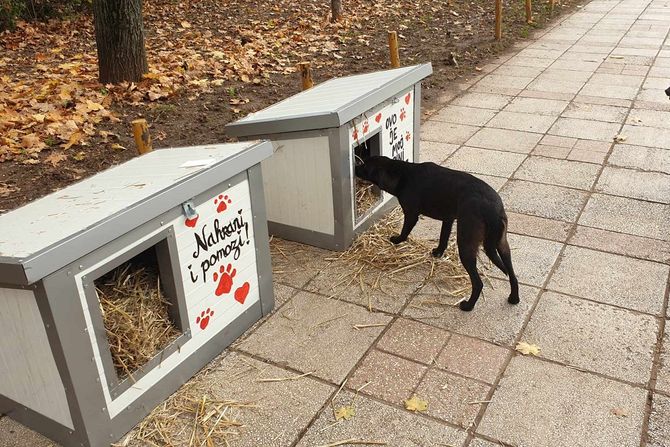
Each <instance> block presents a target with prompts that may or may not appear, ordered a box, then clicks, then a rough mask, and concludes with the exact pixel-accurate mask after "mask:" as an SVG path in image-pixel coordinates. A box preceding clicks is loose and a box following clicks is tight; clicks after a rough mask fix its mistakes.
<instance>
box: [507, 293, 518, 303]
mask: <svg viewBox="0 0 670 447" xmlns="http://www.w3.org/2000/svg"><path fill="white" fill-rule="evenodd" d="M507 302H508V303H510V304H519V295H510V296H509V298H507Z"/></svg>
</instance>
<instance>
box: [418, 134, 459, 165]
mask: <svg viewBox="0 0 670 447" xmlns="http://www.w3.org/2000/svg"><path fill="white" fill-rule="evenodd" d="M458 148H459V145H458V144H449V143H440V142H437V141H425V140H423V141H421V149H420V151H419V160H418V161H420V162H424V161H432V162H433V163H437V164H440V163H442V162H443V161H444V160H446V159H447V157H448V156H450V155H451V154H453V153H454V152H456V149H458Z"/></svg>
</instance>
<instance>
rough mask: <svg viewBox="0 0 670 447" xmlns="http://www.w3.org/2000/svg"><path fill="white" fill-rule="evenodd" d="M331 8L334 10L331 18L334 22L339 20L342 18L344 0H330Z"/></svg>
mask: <svg viewBox="0 0 670 447" xmlns="http://www.w3.org/2000/svg"><path fill="white" fill-rule="evenodd" d="M330 9H331V10H332V12H333V15H332V17H331V18H330V20H331V21H332V22H339V21H340V19H341V18H342V0H330Z"/></svg>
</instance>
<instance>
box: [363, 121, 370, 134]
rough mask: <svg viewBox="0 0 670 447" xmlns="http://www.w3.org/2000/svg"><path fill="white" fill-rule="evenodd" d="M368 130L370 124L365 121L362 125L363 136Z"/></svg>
mask: <svg viewBox="0 0 670 447" xmlns="http://www.w3.org/2000/svg"><path fill="white" fill-rule="evenodd" d="M368 130H370V123H368V122H367V121H365V122H364V123H363V133H364V134H366V133H368Z"/></svg>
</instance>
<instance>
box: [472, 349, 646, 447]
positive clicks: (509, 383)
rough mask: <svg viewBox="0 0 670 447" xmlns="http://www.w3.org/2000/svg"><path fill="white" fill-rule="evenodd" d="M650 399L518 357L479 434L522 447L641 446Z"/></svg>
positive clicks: (613, 384) (626, 388)
mask: <svg viewBox="0 0 670 447" xmlns="http://www.w3.org/2000/svg"><path fill="white" fill-rule="evenodd" d="M646 398H647V395H646V391H645V390H643V389H638V388H633V387H631V386H629V385H625V384H622V383H619V382H615V381H612V380H608V379H605V378H601V377H597V376H594V375H592V374H588V373H583V372H580V371H576V370H574V369H571V368H566V367H564V366H560V365H555V364H550V363H547V362H543V361H542V360H539V359H534V358H528V357H522V356H517V357H515V358H514V359H512V363H511V364H510V366H509V367H508V368H507V371H506V372H505V377H504V378H503V379H502V381H501V383H500V385H499V387H498V390H497V391H496V392H495V394H494V395H493V402H491V403H490V404H489V405H488V408H487V410H486V413H485V414H484V419H482V422H481V423H480V425H479V428H478V430H477V431H478V432H479V433H482V434H484V435H487V436H491V437H493V438H495V439H500V440H501V441H503V442H506V443H509V444H512V445H518V446H522V445H523V446H533V447H638V446H639V445H640V435H641V433H640V432H641V431H642V424H643V421H644V411H645V403H646ZM615 408H621V409H624V410H625V411H627V412H628V417H624V418H620V417H617V416H615V415H613V414H612V410H613V409H615Z"/></svg>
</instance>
